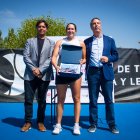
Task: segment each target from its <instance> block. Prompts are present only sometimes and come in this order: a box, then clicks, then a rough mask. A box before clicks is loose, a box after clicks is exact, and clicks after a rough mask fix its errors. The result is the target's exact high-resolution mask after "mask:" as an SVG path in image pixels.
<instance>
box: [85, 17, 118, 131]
mask: <svg viewBox="0 0 140 140" xmlns="http://www.w3.org/2000/svg"><path fill="white" fill-rule="evenodd" d="M90 27H91V30H92V31H93V36H91V37H89V38H88V39H86V40H85V41H84V42H85V45H86V57H87V59H86V60H87V61H86V74H87V80H88V88H89V100H90V103H89V112H90V116H89V121H90V125H91V126H90V127H89V129H88V131H89V132H95V131H96V128H97V121H98V107H97V100H98V96H99V91H100V87H101V90H102V95H103V96H104V100H105V107H106V120H107V123H108V126H109V128H110V131H111V132H112V133H115V134H116V133H119V130H118V129H117V128H116V124H115V116H114V106H113V105H114V104H113V97H112V91H113V79H114V71H113V67H112V64H113V62H115V61H117V60H118V52H117V50H116V45H115V41H114V40H113V39H112V38H111V37H109V36H105V35H103V33H102V27H101V20H100V19H99V18H93V19H92V20H91V22H90Z"/></svg>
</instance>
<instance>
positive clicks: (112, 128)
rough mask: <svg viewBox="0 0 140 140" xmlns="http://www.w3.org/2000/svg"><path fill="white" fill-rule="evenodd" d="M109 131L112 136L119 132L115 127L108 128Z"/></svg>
mask: <svg viewBox="0 0 140 140" xmlns="http://www.w3.org/2000/svg"><path fill="white" fill-rule="evenodd" d="M109 129H110V131H111V132H112V133H113V134H119V130H118V129H117V128H116V126H114V125H113V126H109Z"/></svg>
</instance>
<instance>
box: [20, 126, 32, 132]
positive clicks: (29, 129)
mask: <svg viewBox="0 0 140 140" xmlns="http://www.w3.org/2000/svg"><path fill="white" fill-rule="evenodd" d="M30 129H31V127H30V128H29V129H27V130H26V131H23V130H20V131H21V132H28V131H29V130H30Z"/></svg>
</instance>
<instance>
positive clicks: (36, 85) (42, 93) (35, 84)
mask: <svg viewBox="0 0 140 140" xmlns="http://www.w3.org/2000/svg"><path fill="white" fill-rule="evenodd" d="M49 83H50V81H42V80H41V79H38V78H35V79H33V80H32V81H26V80H25V81H24V88H25V103H24V107H25V122H30V123H31V119H32V117H33V100H34V96H35V92H36V90H37V93H38V94H37V95H38V96H37V100H38V110H37V122H42V123H43V122H44V118H45V109H46V92H47V90H48V86H49Z"/></svg>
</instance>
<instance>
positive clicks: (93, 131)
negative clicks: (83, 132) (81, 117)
mask: <svg viewBox="0 0 140 140" xmlns="http://www.w3.org/2000/svg"><path fill="white" fill-rule="evenodd" d="M88 132H90V133H94V132H96V130H94V131H91V130H88Z"/></svg>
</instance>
